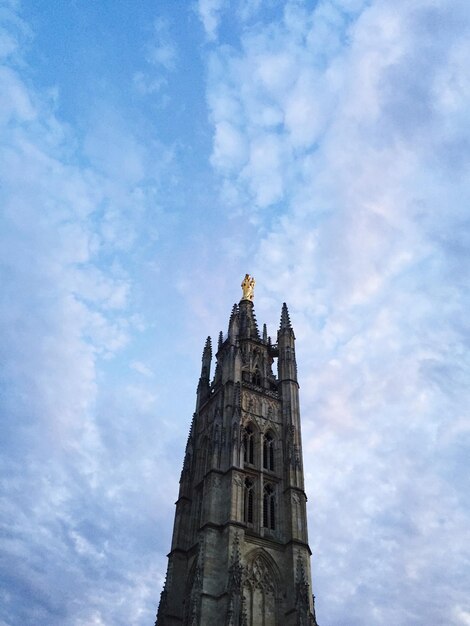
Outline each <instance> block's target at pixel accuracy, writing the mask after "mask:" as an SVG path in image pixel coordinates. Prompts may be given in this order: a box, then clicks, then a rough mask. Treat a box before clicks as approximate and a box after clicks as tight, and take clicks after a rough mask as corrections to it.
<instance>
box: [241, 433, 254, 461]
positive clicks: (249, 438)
mask: <svg viewBox="0 0 470 626" xmlns="http://www.w3.org/2000/svg"><path fill="white" fill-rule="evenodd" d="M254 445H255V444H254V433H253V426H251V425H250V424H248V426H246V427H245V429H244V431H243V450H244V454H245V463H251V465H253V458H254Z"/></svg>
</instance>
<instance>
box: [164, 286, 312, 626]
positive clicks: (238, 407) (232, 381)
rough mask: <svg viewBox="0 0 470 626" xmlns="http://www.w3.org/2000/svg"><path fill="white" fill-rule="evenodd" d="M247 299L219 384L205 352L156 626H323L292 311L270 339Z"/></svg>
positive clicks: (231, 331)
mask: <svg viewBox="0 0 470 626" xmlns="http://www.w3.org/2000/svg"><path fill="white" fill-rule="evenodd" d="M242 287H243V297H242V300H241V301H240V303H239V304H238V305H236V304H235V305H234V306H233V309H232V313H231V316H230V321H229V325H228V333H227V335H225V336H224V335H223V334H222V333H220V335H219V340H218V345H217V352H216V355H215V356H216V362H215V371H214V376H213V378H212V380H211V361H212V345H211V340H210V337H208V338H207V341H206V344H205V346H204V351H203V354H202V368H201V377H200V379H199V384H198V388H197V401H196V411H195V413H194V416H193V420H192V423H191V429H190V431H189V436H188V442H187V445H186V453H185V458H184V464H183V470H182V473H181V479H180V491H179V497H178V500H177V502H176V513H175V523H174V530H173V540H172V545H171V551H170V553H169V555H168V560H169V561H168V571H167V577H166V582H165V586H164V589H163V591H162V594H161V598H160V604H159V607H158V612H157V621H156V624H157V626H176V625H181V626H317V622H316V619H315V609H314V602H313V596H312V594H311V575H310V554H311V552H310V548H309V546H308V538H307V517H306V500H307V497H306V495H305V491H304V476H303V468H302V444H301V435H300V410H299V385H298V383H297V365H296V358H295V336H294V331H293V329H292V325H291V322H290V319H289V313H288V310H287V306H286V304H283V305H282V313H281V323H280V328H279V330H278V332H277V342H276V343H272V341H271V338H270V337H268V335H267V331H266V325H264V326H263V331H262V334H260V332H259V330H258V324H257V322H256V317H255V311H254V307H253V288H254V279H252V278H251V277H250V276H248V275H247V276H246V277H245V279H244V281H243V283H242ZM275 359H277V377H276V375H275V374H274V373H273V371H272V364H273V362H274V360H275Z"/></svg>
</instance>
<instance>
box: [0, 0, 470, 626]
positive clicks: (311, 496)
mask: <svg viewBox="0 0 470 626" xmlns="http://www.w3.org/2000/svg"><path fill="white" fill-rule="evenodd" d="M469 206H470V4H469V2H468V0H452V1H449V0H315V1H314V0H284V1H280V0H231V1H229V0H198V1H196V0H194V1H187V2H185V1H183V0H161V1H159V0H152V1H150V0H139V2H131V1H130V0H81V1H80V2H79V1H77V0H61V1H60V2H59V1H57V0H34V1H33V0H22V1H21V2H20V1H16V0H0V209H1V216H0V219H1V226H0V237H1V243H0V259H1V264H0V266H1V283H0V284H1V290H0V293H1V307H0V310H1V312H0V337H1V340H0V341H1V343H0V350H1V358H0V371H1V382H0V385H1V395H0V405H1V410H0V415H1V427H0V442H1V456H0V475H1V500H0V523H1V534H0V626H16V625H18V624H23V625H27V626H29V625H31V626H102V625H105V626H144V625H146V626H148V625H149V624H153V621H154V619H155V612H156V608H157V604H158V600H159V595H160V591H161V588H162V583H163V580H164V576H165V571H166V563H167V559H166V554H167V553H168V551H169V548H170V541H171V532H172V526H173V516H174V502H175V500H176V497H177V492H178V480H179V474H180V470H181V465H182V460H183V453H184V446H185V443H186V437H187V433H188V429H189V424H190V421H191V417H192V413H193V411H194V407H195V393H196V386H197V380H198V377H199V372H200V363H201V361H200V359H201V354H202V348H203V345H204V342H205V339H206V337H207V335H211V336H212V338H213V340H216V338H217V335H218V333H219V331H220V330H223V331H224V332H225V331H226V329H227V325H228V318H229V315H230V311H231V308H232V305H233V303H235V302H238V300H239V299H240V297H241V289H240V282H241V279H242V277H243V276H244V274H245V273H246V272H249V273H251V274H252V275H254V277H255V279H256V289H255V308H256V313H257V318H258V322H259V323H261V324H262V323H263V322H266V323H267V325H268V331H269V333H270V334H271V335H272V336H273V337H275V335H276V330H277V327H278V324H279V318H280V311H281V305H282V302H284V301H286V302H287V304H288V306H289V311H290V317H291V320H292V323H293V326H294V329H295V334H296V338H297V359H298V369H299V380H300V386H301V389H300V394H301V395H300V398H301V414H302V429H303V446H304V465H305V479H306V491H307V495H308V515H309V539H310V545H311V548H312V553H313V556H312V576H313V591H314V593H315V596H316V610H317V619H318V622H319V624H320V626H391V625H392V626H428V625H429V624H432V625H433V626H468V625H470V595H469V593H468V590H469V589H470V530H469V529H470V523H469V522H470V520H469V513H470V486H469V484H468V483H469V467H468V465H469V463H468V462H469V458H470V451H469V442H470V419H469V406H470V392H469V380H470V357H469V344H470V324H469V314H468V310H469V308H470V298H469V285H470V264H469V257H470V217H469Z"/></svg>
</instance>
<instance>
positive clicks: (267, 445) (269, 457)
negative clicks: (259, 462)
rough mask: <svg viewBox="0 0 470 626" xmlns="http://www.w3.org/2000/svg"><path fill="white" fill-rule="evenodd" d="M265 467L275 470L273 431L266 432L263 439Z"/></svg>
mask: <svg viewBox="0 0 470 626" xmlns="http://www.w3.org/2000/svg"><path fill="white" fill-rule="evenodd" d="M263 467H264V469H268V470H271V471H274V439H273V436H272V435H271V433H266V435H265V436H264V439H263Z"/></svg>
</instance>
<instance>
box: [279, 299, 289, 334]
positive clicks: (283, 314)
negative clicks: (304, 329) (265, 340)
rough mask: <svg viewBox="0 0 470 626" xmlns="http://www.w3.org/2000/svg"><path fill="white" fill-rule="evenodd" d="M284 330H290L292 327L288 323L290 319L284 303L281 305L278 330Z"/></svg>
mask: <svg viewBox="0 0 470 626" xmlns="http://www.w3.org/2000/svg"><path fill="white" fill-rule="evenodd" d="M285 329H291V330H292V325H291V323H290V317H289V311H288V310H287V304H286V303H285V302H284V303H283V304H282V312H281V326H280V330H285Z"/></svg>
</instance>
